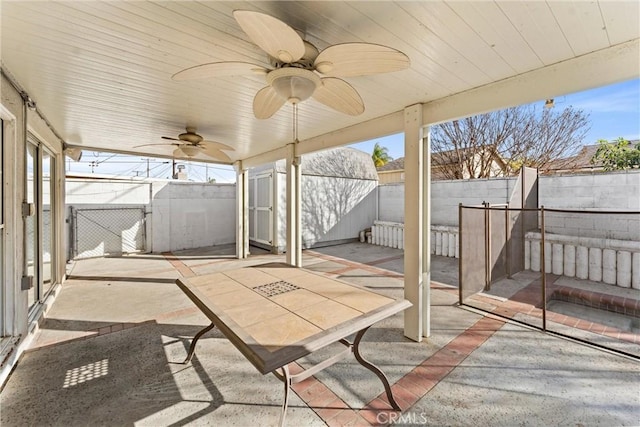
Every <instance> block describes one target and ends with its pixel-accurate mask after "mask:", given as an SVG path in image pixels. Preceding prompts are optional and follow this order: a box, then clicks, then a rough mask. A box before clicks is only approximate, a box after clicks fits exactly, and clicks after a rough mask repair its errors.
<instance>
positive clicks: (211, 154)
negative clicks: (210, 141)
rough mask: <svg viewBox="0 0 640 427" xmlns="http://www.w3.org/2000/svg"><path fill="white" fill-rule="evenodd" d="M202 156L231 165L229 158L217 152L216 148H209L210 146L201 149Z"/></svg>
mask: <svg viewBox="0 0 640 427" xmlns="http://www.w3.org/2000/svg"><path fill="white" fill-rule="evenodd" d="M202 154H204V155H206V156H209V157H212V158H214V159H218V160H222V161H225V162H229V163H231V157H229V156H228V155H226V154H225V153H223V152H222V151H220V150H218V149H217V148H214V147H211V146H204V147H202Z"/></svg>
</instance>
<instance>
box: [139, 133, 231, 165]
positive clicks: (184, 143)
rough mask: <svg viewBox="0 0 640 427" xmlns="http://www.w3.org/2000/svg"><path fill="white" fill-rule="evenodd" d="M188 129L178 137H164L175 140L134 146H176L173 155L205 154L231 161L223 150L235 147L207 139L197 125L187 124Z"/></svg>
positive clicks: (178, 156) (198, 155)
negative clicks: (197, 128) (201, 134)
mask: <svg viewBox="0 0 640 427" xmlns="http://www.w3.org/2000/svg"><path fill="white" fill-rule="evenodd" d="M186 130H187V131H186V132H185V133H181V134H180V135H178V137H177V138H172V137H170V136H163V137H162V139H166V140H169V141H175V142H166V143H162V144H143V145H137V146H136V147H134V148H137V147H149V146H152V145H164V146H176V147H177V148H176V149H175V150H173V157H177V158H191V157H201V158H202V155H204V156H206V157H211V158H214V159H217V160H222V161H226V162H231V158H230V157H229V156H228V155H227V154H226V153H223V152H222V150H227V151H234V149H233V147H230V146H228V145H227V144H223V143H221V142H215V141H205V140H204V138H202V136H200V135H198V134H197V133H196V128H195V127H190V126H187V129H186Z"/></svg>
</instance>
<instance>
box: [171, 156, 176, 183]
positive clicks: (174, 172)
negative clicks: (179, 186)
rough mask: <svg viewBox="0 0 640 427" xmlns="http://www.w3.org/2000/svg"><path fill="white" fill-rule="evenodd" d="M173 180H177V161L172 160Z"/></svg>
mask: <svg viewBox="0 0 640 427" xmlns="http://www.w3.org/2000/svg"><path fill="white" fill-rule="evenodd" d="M171 178H173V179H176V159H171Z"/></svg>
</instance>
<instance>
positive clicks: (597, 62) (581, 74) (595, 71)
mask: <svg viewBox="0 0 640 427" xmlns="http://www.w3.org/2000/svg"><path fill="white" fill-rule="evenodd" d="M639 76H640V39H635V40H631V41H629V42H625V43H621V44H619V45H616V46H613V47H611V48H607V49H602V50H598V51H595V52H591V53H588V54H585V55H582V56H578V57H576V58H573V59H568V60H566V61H562V62H558V63H557V64H553V65H549V66H547V67H544V68H538V69H536V70H533V71H529V72H527V73H523V74H520V75H518V76H514V77H510V78H508V79H504V80H501V81H498V82H495V83H490V84H487V85H485V86H481V87H477V88H475V89H471V90H468V91H465V92H461V93H457V94H455V95H451V96H449V97H446V98H441V99H438V100H435V101H431V102H428V103H425V104H424V108H423V110H422V114H423V122H424V123H425V124H435V123H443V122H448V121H451V120H456V119H460V118H463V117H469V116H474V115H477V114H482V113H486V112H489V111H495V110H499V109H502V108H508V107H513V106H517V105H522V104H528V103H531V102H536V101H542V100H545V99H550V98H555V97H558V96H561V95H566V94H568V93H574V92H580V91H583V90H588V89H593V88H596V87H601V86H606V85H609V84H613V83H618V82H622V81H625V80H631V79H633V78H637V77H639Z"/></svg>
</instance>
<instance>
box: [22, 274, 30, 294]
mask: <svg viewBox="0 0 640 427" xmlns="http://www.w3.org/2000/svg"><path fill="white" fill-rule="evenodd" d="M31 288H33V276H22V280H21V281H20V289H21V290H23V291H28V290H29V289H31Z"/></svg>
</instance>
